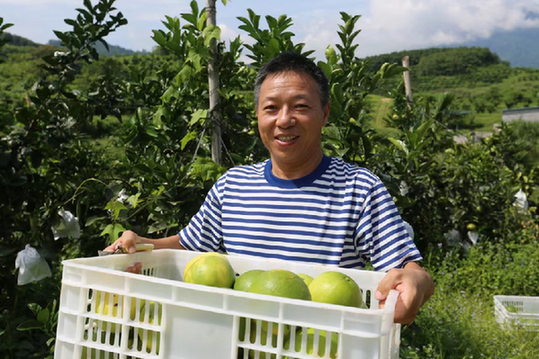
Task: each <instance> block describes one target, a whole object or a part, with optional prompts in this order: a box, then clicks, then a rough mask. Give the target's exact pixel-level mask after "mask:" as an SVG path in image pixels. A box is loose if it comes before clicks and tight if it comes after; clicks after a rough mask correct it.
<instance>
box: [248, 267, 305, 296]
mask: <svg viewBox="0 0 539 359" xmlns="http://www.w3.org/2000/svg"><path fill="white" fill-rule="evenodd" d="M249 292H250V293H258V294H266V295H274V296H277V297H285V298H292V299H303V300H311V294H310V293H309V287H308V286H307V284H305V282H304V281H303V279H301V278H300V277H299V276H298V275H297V274H294V273H292V272H290V271H287V270H284V269H272V270H268V271H265V272H264V273H260V275H258V276H257V277H256V278H255V280H254V281H253V283H252V284H251V288H249Z"/></svg>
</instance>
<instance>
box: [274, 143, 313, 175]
mask: <svg viewBox="0 0 539 359" xmlns="http://www.w3.org/2000/svg"><path fill="white" fill-rule="evenodd" d="M323 158H324V154H323V153H322V150H320V152H319V153H318V154H315V155H311V156H309V159H307V160H306V161H302V162H301V163H299V164H298V163H287V162H283V161H279V160H277V159H276V158H274V157H273V156H272V158H271V164H272V166H271V172H272V173H273V175H274V176H275V177H277V178H281V179H287V180H293V179H298V178H301V177H305V176H307V175H308V174H311V173H312V172H313V171H314V170H315V169H316V168H317V167H318V166H319V165H320V162H322V159H323Z"/></svg>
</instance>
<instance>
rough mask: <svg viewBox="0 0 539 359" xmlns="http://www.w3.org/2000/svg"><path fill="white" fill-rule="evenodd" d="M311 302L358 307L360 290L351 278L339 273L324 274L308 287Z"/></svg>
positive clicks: (360, 301) (360, 300) (359, 304)
mask: <svg viewBox="0 0 539 359" xmlns="http://www.w3.org/2000/svg"><path fill="white" fill-rule="evenodd" d="M309 290H310V292H311V297H312V300H313V302H320V303H328V304H338V305H345V306H349V307H358V308H359V307H360V306H361V303H362V299H361V290H360V289H359V286H358V285H357V283H356V282H354V280H353V279H352V278H350V277H349V276H348V275H346V274H344V273H341V272H333V271H331V272H325V273H322V274H320V275H318V276H317V277H316V278H314V279H313V281H312V282H311V284H310V285H309Z"/></svg>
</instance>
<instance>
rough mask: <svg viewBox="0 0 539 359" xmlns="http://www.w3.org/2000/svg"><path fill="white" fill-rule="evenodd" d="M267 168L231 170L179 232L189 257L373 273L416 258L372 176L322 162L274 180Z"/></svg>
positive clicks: (337, 163) (392, 205)
mask: <svg viewBox="0 0 539 359" xmlns="http://www.w3.org/2000/svg"><path fill="white" fill-rule="evenodd" d="M271 166H272V165H271V160H266V161H265V162H262V163H258V164H255V165H253V166H239V167H234V168H232V169H230V170H228V171H227V172H226V173H225V174H224V175H223V176H222V177H221V178H220V179H219V180H218V181H217V182H216V183H215V185H214V186H213V188H212V189H211V190H210V192H209V193H208V195H207V197H206V200H205V201H204V203H203V205H202V207H201V208H200V210H199V212H198V213H197V214H196V215H195V216H193V218H192V219H191V222H190V223H189V225H188V226H187V227H185V228H184V229H183V230H181V231H180V243H181V244H182V245H183V246H184V247H185V248H186V249H189V250H195V251H201V252H208V251H219V252H223V251H226V252H227V253H229V254H231V255H233V254H248V255H253V256H259V257H271V258H279V259H285V260H295V261H303V262H310V263H318V264H325V265H332V266H340V267H346V268H364V267H365V263H366V262H367V261H370V262H371V263H372V265H373V267H374V269H375V270H378V271H388V270H389V269H391V268H401V267H403V266H404V265H405V264H406V263H407V262H411V261H418V260H420V259H421V255H420V253H419V251H418V250H417V248H416V246H415V244H414V243H413V240H412V239H411V238H410V236H409V235H408V232H407V231H406V228H405V227H404V225H403V222H402V219H401V217H400V214H399V212H398V209H397V207H396V206H395V203H394V202H393V199H392V198H391V196H390V194H389V192H388V191H387V189H386V188H385V186H384V185H383V183H382V182H381V181H380V179H379V178H378V177H377V176H376V175H374V174H373V173H372V172H370V171H368V170H367V169H365V168H360V167H356V166H354V165H351V164H348V163H345V162H344V161H343V160H342V159H340V158H336V157H326V156H324V158H323V160H322V162H321V163H320V165H319V166H318V168H317V169H316V170H315V171H314V172H313V173H311V174H309V175H307V176H305V177H302V178H299V179H296V180H284V179H280V178H277V177H275V176H274V175H273V173H272V171H271Z"/></svg>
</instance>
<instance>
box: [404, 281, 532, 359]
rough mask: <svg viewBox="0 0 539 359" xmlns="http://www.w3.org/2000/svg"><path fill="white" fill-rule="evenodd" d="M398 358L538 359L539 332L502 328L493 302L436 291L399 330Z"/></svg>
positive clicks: (477, 296)
mask: <svg viewBox="0 0 539 359" xmlns="http://www.w3.org/2000/svg"><path fill="white" fill-rule="evenodd" d="M402 336H403V340H402V343H401V358H433V359H434V358H436V359H442V358H538V357H539V332H532V331H526V330H523V329H519V328H511V327H509V328H508V327H504V326H501V325H500V324H498V323H497V322H496V320H495V316H494V304H493V298H492V297H491V296H488V295H473V296H469V295H468V294H467V292H466V290H465V289H463V290H461V291H447V288H444V287H443V286H442V287H438V288H437V289H436V294H434V295H433V296H432V297H431V299H430V300H429V301H428V303H427V304H426V306H425V307H424V308H423V309H422V311H421V313H420V314H419V316H418V317H417V319H416V321H415V323H414V324H413V325H410V326H407V327H405V328H403V330H402Z"/></svg>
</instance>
